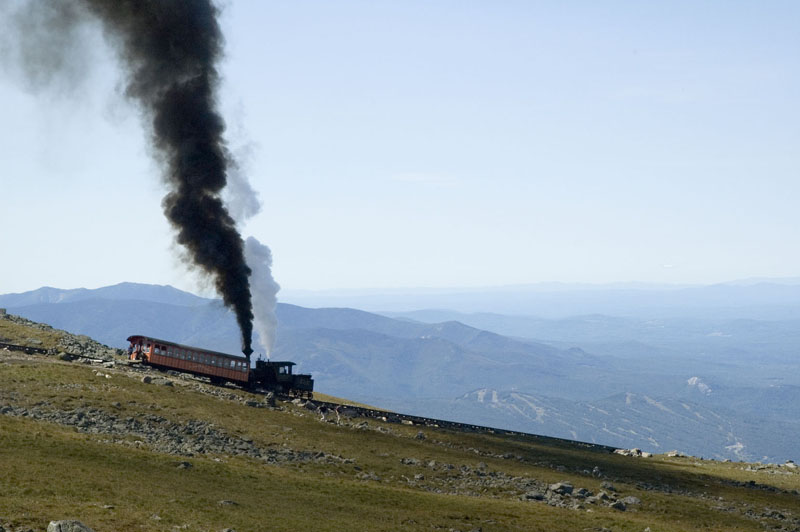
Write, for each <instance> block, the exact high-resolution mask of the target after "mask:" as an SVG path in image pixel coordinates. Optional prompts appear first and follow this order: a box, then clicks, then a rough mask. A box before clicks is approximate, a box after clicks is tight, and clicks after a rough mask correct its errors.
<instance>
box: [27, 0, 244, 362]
mask: <svg viewBox="0 0 800 532" xmlns="http://www.w3.org/2000/svg"><path fill="white" fill-rule="evenodd" d="M17 5H19V6H20V7H19V9H18V10H17V11H16V13H15V15H16V18H17V20H20V21H25V23H26V24H27V25H28V26H30V27H31V28H33V29H35V30H37V31H35V32H34V33H36V34H38V35H40V36H47V35H50V38H49V39H43V40H42V41H36V40H34V39H27V40H26V41H25V42H21V44H20V46H21V47H22V49H23V51H26V50H27V51H26V52H25V53H24V54H23V56H25V55H28V56H31V57H34V56H35V57H43V58H45V59H47V58H50V64H48V62H47V61H43V62H42V61H40V63H37V64H36V65H34V67H35V68H34V69H33V70H32V73H34V74H36V75H37V76H38V77H35V76H31V75H30V73H29V76H28V77H29V78H31V79H32V80H33V81H34V82H42V81H48V80H49V79H50V78H51V77H52V76H51V75H50V72H52V71H55V70H59V69H60V70H67V67H68V66H69V65H70V64H71V62H74V61H75V60H76V58H74V57H72V58H70V57H65V55H64V54H63V53H61V52H60V50H59V49H57V48H58V47H57V46H55V45H58V44H59V43H62V42H63V41H65V40H66V41H70V39H71V38H72V37H74V36H75V35H77V34H78V33H79V32H77V31H76V28H78V27H79V23H80V21H81V19H82V18H87V17H86V14H87V13H89V14H91V15H94V16H96V17H97V19H98V20H100V22H101V23H102V27H103V29H104V34H105V36H106V38H107V40H108V41H109V42H110V43H111V44H112V46H114V48H115V50H116V52H117V55H118V56H119V60H120V63H121V65H122V66H123V68H124V71H125V79H126V89H125V94H126V96H128V97H129V98H130V99H131V100H133V101H135V102H136V103H138V104H139V108H140V109H141V111H142V115H143V119H144V121H145V124H146V125H147V126H148V129H149V131H150V136H151V139H150V140H151V144H152V147H153V148H154V152H155V154H156V157H157V158H158V159H159V161H160V162H161V163H162V167H163V173H164V179H165V181H166V182H167V184H168V185H169V188H170V191H169V192H168V194H167V195H166V197H165V198H164V200H163V208H164V212H165V214H166V216H167V218H168V219H169V221H170V222H171V223H172V225H173V226H174V227H175V229H176V231H177V237H176V238H177V241H178V242H179V243H180V244H182V245H183V246H184V247H185V249H186V250H187V251H188V254H189V257H190V258H191V261H192V262H193V263H194V264H195V265H196V266H199V267H200V268H201V269H202V271H204V272H205V273H207V274H208V275H210V276H211V278H212V279H213V282H214V284H215V287H216V289H217V291H218V293H219V294H220V296H222V300H223V302H224V303H225V305H227V306H228V307H229V308H231V309H232V310H233V311H234V313H235V314H236V320H237V322H238V324H239V328H240V330H241V335H242V352H244V353H245V354H246V355H247V356H248V358H249V355H250V353H252V348H251V343H252V332H253V311H252V302H251V295H250V283H249V276H250V273H251V271H250V268H249V267H248V266H247V263H246V262H245V258H244V242H243V240H242V238H241V236H240V235H239V233H238V231H237V228H236V223H235V221H234V219H233V218H232V217H231V215H230V214H229V212H228V211H227V209H226V207H225V204H224V203H223V201H222V199H221V197H220V193H221V191H222V189H223V188H224V187H225V184H226V180H227V175H228V172H229V170H230V169H231V164H232V163H231V159H230V154H229V152H228V150H227V148H226V145H225V141H224V138H223V133H224V130H225V124H224V121H223V119H222V117H221V116H220V114H219V112H218V111H217V109H216V104H217V101H216V98H217V89H218V86H219V81H220V80H219V73H218V72H217V62H218V61H219V59H220V57H221V55H222V45H223V37H222V33H221V31H220V28H219V25H218V23H217V15H218V10H217V8H216V7H215V6H214V4H213V3H212V1H211V0H47V1H39V0H28V1H27V2H24V1H23V2H21V3H18V4H17ZM17 33H19V34H20V35H21V34H22V33H25V32H23V31H22V30H21V29H18V30H17ZM54 43H55V45H54ZM40 44H42V45H46V48H40V47H39V46H40ZM67 49H68V48H67ZM48 50H49V51H50V52H53V53H55V54H56V55H53V56H52V57H50V56H49V55H48ZM64 59H66V61H65V60H64ZM42 73H44V74H42Z"/></svg>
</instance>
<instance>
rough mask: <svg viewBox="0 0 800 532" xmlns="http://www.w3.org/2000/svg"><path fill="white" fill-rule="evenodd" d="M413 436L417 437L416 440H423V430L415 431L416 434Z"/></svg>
mask: <svg viewBox="0 0 800 532" xmlns="http://www.w3.org/2000/svg"><path fill="white" fill-rule="evenodd" d="M414 437H415V438H416V439H418V440H424V439H425V433H424V432H422V431H419V432H417V435H416V436H414Z"/></svg>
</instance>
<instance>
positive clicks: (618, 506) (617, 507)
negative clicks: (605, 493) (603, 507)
mask: <svg viewBox="0 0 800 532" xmlns="http://www.w3.org/2000/svg"><path fill="white" fill-rule="evenodd" d="M608 506H609V507H610V508H613V509H615V510H619V511H620V512H624V511H625V503H624V502H622V501H614V502H612V503H611V504H609V505H608Z"/></svg>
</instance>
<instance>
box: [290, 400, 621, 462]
mask: <svg viewBox="0 0 800 532" xmlns="http://www.w3.org/2000/svg"><path fill="white" fill-rule="evenodd" d="M286 399H288V397H286ZM308 402H309V403H312V404H314V405H317V411H319V412H320V413H322V414H325V415H328V414H330V415H336V414H338V415H340V416H341V415H348V414H350V415H352V414H355V415H357V416H358V417H365V418H372V419H377V420H380V421H384V422H387V423H400V424H403V425H414V426H420V427H437V428H445V429H450V430H456V431H459V432H473V433H483V434H501V435H506V436H519V437H524V438H526V439H533V440H537V441H540V442H542V443H548V444H561V445H565V444H566V445H570V446H573V447H575V446H577V447H581V448H583V449H587V450H593V451H597V452H602V453H613V452H614V451H615V450H616V449H617V447H610V446H608V445H600V444H598V443H589V442H582V441H577V440H567V439H564V438H555V437H552V436H542V435H539V434H531V433H529V432H520V431H516V430H507V429H498V428H496V427H486V426H483V425H473V424H471V423H459V422H457V421H447V420H444V419H434V418H429V417H422V416H412V415H410V414H400V413H397V412H388V411H386V410H375V409H372V408H364V407H361V406H353V405H347V404H340V403H331V402H328V401H317V400H316V399H311V400H309V401H308ZM348 411H350V412H348Z"/></svg>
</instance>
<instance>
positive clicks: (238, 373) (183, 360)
mask: <svg viewBox="0 0 800 532" xmlns="http://www.w3.org/2000/svg"><path fill="white" fill-rule="evenodd" d="M128 341H129V342H130V343H131V344H130V347H129V348H128V352H129V354H130V359H131V360H142V361H144V362H147V363H148V364H150V365H151V366H157V367H160V368H165V369H174V370H177V371H183V372H186V373H192V374H194V375H202V376H205V377H210V378H211V382H217V383H219V382H224V381H233V382H238V383H240V384H244V385H246V384H247V383H248V380H249V378H250V374H249V369H250V368H248V367H247V359H246V358H244V357H237V356H233V355H227V354H225V353H218V352H216V351H209V350H208V349H200V348H198V347H191V346H188V345H181V344H176V343H174V342H167V341H166V340H159V339H158V338H150V337H149V336H138V335H135V336H129V337H128Z"/></svg>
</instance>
